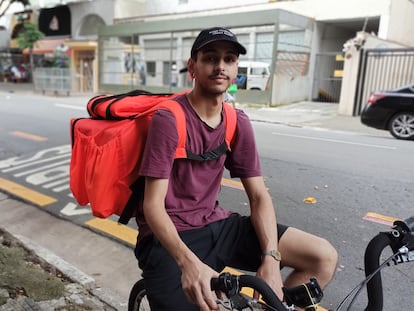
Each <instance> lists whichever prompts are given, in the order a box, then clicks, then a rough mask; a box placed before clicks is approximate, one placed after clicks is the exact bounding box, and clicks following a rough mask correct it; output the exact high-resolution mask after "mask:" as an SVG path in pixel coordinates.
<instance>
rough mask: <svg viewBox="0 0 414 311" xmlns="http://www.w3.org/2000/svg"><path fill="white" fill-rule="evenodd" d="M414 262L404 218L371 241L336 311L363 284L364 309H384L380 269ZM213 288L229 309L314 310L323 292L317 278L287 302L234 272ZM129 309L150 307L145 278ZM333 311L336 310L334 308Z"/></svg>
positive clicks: (412, 222) (410, 226) (291, 291)
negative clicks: (360, 272)
mask: <svg viewBox="0 0 414 311" xmlns="http://www.w3.org/2000/svg"><path fill="white" fill-rule="evenodd" d="M388 246H389V247H391V249H392V252H393V254H392V255H391V256H390V257H389V258H388V259H386V260H385V261H384V262H383V263H381V264H380V256H381V254H382V252H383V250H384V249H385V248H386V247H388ZM413 261H414V216H413V217H410V218H408V219H406V220H404V221H402V220H397V221H395V222H394V223H393V227H392V229H391V231H387V232H380V233H379V234H377V235H376V236H375V237H374V238H372V239H371V241H370V242H369V243H368V245H367V247H366V249H365V254H364V262H365V266H364V269H365V279H364V280H363V281H362V282H361V283H359V284H358V285H357V286H356V287H355V288H354V289H352V290H351V291H350V292H349V294H348V295H347V296H346V297H345V298H344V299H343V300H342V301H341V302H340V304H339V305H338V307H337V308H336V309H335V311H340V310H342V308H343V307H344V306H345V303H346V302H347V301H348V300H349V299H351V298H352V300H351V302H350V303H349V305H348V308H347V309H346V310H348V311H349V310H350V309H351V307H352V305H353V304H354V302H355V300H356V298H357V297H358V295H359V294H360V293H361V290H362V289H363V288H364V286H366V287H367V295H368V305H367V307H366V309H365V311H382V310H383V290H382V279H381V270H382V269H383V268H384V267H385V266H390V265H391V262H393V263H394V265H398V264H401V263H408V262H413ZM211 285H212V286H211V287H212V290H218V291H221V292H223V293H224V294H225V296H226V297H227V299H218V303H219V304H220V305H222V306H223V307H224V308H225V309H227V310H246V309H248V310H254V309H256V310H276V311H293V310H295V308H296V307H298V308H302V309H304V310H307V311H315V310H316V309H317V305H318V303H319V302H320V301H321V299H322V297H323V292H322V290H321V288H320V286H319V284H318V282H317V280H316V279H311V280H310V281H309V282H308V283H306V284H303V285H299V286H297V287H294V288H283V293H284V297H285V303H282V302H281V301H280V300H279V298H278V297H277V295H276V294H275V293H274V292H273V290H272V289H271V288H270V287H269V286H268V285H267V284H266V283H265V282H264V281H263V280H261V279H259V278H257V277H255V276H253V275H232V274H229V273H228V272H225V273H222V274H220V276H219V277H218V278H217V279H213V280H212V281H211ZM244 287H248V288H252V289H254V290H256V291H257V292H259V293H260V295H261V296H262V299H261V300H259V301H257V300H255V299H253V298H252V297H251V296H250V295H249V296H247V295H245V294H243V293H241V291H242V288H244ZM128 310H129V311H138V310H145V311H149V310H150V307H149V304H148V301H147V299H146V290H145V284H144V280H142V279H141V280H139V281H137V282H136V283H135V285H134V286H133V288H132V289H131V292H130V296H129V301H128ZM332 311H333V310H332Z"/></svg>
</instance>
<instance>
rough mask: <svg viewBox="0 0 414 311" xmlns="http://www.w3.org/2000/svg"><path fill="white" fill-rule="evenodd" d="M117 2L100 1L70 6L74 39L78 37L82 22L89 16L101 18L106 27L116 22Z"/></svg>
mask: <svg viewBox="0 0 414 311" xmlns="http://www.w3.org/2000/svg"><path fill="white" fill-rule="evenodd" d="M114 2H115V0H98V1H90V2H78V3H72V4H70V5H69V7H70V12H71V18H72V29H71V32H72V37H73V38H74V39H77V38H76V36H77V34H78V32H79V29H80V28H81V26H82V22H83V21H84V18H85V17H86V16H87V15H90V14H96V15H98V16H100V17H101V18H102V19H103V21H104V22H105V24H106V25H111V24H112V23H113V20H114V16H115V14H114V9H113V8H114V5H115V4H114Z"/></svg>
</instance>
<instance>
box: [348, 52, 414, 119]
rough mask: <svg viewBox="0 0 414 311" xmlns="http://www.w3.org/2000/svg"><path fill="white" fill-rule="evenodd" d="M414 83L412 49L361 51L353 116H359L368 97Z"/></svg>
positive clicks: (413, 55)
mask: <svg viewBox="0 0 414 311" xmlns="http://www.w3.org/2000/svg"><path fill="white" fill-rule="evenodd" d="M410 83H414V49H367V50H363V51H362V57H361V61H360V64H359V68H358V84H357V89H356V97H355V104H354V111H353V115H354V116H357V115H360V114H361V112H362V110H363V108H364V106H365V103H366V102H367V100H368V97H369V95H370V94H371V93H372V92H374V91H381V90H389V89H393V88H396V87H401V86H404V85H407V84H410Z"/></svg>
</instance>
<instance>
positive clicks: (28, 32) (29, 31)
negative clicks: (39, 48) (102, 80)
mask: <svg viewBox="0 0 414 311" xmlns="http://www.w3.org/2000/svg"><path fill="white" fill-rule="evenodd" d="M44 36H45V35H44V34H43V33H42V32H41V31H39V30H37V26H36V25H35V24H33V23H31V22H24V23H23V29H22V30H21V31H20V32H19V35H18V36H17V38H16V41H17V44H18V45H19V48H21V49H22V50H24V49H29V58H30V77H32V76H33V75H32V74H33V68H34V60H33V47H34V45H35V44H36V42H37V41H39V40H40V39H42V38H43V37H44Z"/></svg>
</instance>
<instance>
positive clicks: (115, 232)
mask: <svg viewBox="0 0 414 311" xmlns="http://www.w3.org/2000/svg"><path fill="white" fill-rule="evenodd" d="M85 225H87V226H89V227H92V228H94V229H97V230H99V231H102V232H105V233H106V234H109V235H111V236H113V237H115V238H117V239H120V240H121V241H124V242H126V243H128V244H130V245H135V244H136V243H137V235H138V231H137V230H135V229H132V228H130V227H128V226H125V225H121V224H119V223H117V222H116V221H113V220H110V219H101V218H93V219H91V220H89V221H87V222H85Z"/></svg>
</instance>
